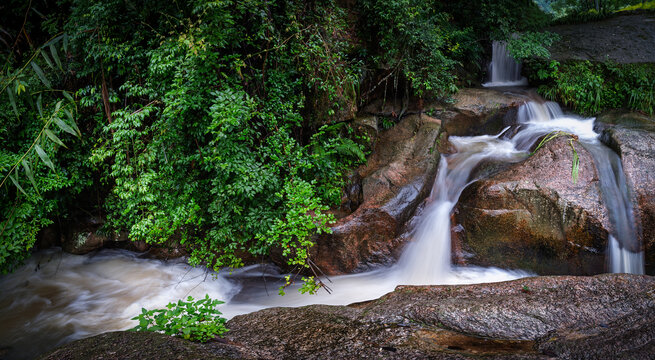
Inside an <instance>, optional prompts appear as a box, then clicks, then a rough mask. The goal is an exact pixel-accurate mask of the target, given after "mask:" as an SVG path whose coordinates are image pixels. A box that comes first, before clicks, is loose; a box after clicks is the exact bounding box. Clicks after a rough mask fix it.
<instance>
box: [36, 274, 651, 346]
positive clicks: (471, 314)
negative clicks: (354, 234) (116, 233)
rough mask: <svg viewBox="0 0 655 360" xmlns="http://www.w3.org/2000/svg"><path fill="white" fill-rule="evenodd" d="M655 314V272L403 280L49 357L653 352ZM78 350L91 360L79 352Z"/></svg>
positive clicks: (124, 336)
mask: <svg viewBox="0 0 655 360" xmlns="http://www.w3.org/2000/svg"><path fill="white" fill-rule="evenodd" d="M654 311H655V278H653V277H650V276H643V275H641V276H640V275H626V274H606V275H599V276H594V277H575V276H550V277H534V278H525V279H520V280H515V281H508V282H503V283H495V284H477V285H459V286H401V287H398V288H397V289H396V290H395V291H394V292H392V293H389V294H387V295H385V296H383V297H382V298H380V299H377V300H373V301H369V302H364V303H358V304H352V305H350V306H326V305H311V306H305V307H301V308H271V309H266V310H262V311H258V312H255V313H251V314H246V315H241V316H236V317H234V318H233V319H232V320H230V321H229V322H228V323H227V327H228V328H229V329H230V331H229V332H228V333H227V334H226V337H225V339H224V340H223V342H221V343H218V342H210V343H207V344H204V345H200V344H194V343H190V342H183V341H181V340H179V339H173V338H168V339H170V341H168V342H165V343H163V342H161V340H160V339H163V336H162V335H157V334H152V335H143V334H141V333H110V334H104V335H100V336H96V337H93V338H90V339H85V340H80V341H77V342H74V343H71V344H69V345H66V346H64V347H62V348H60V349H58V350H54V351H53V352H51V353H50V354H49V355H46V356H45V357H43V359H78V358H85V359H100V358H102V359H118V358H136V357H139V358H145V359H150V358H155V357H154V356H156V358H158V359H192V358H194V356H196V358H208V359H214V358H226V359H232V358H246V359H248V358H253V357H254V358H259V359H361V358H372V359H426V358H430V359H480V358H491V359H548V358H552V356H558V357H561V358H613V359H631V358H650V357H651V356H652V354H653V353H655V339H654V337H653V332H654V331H655V330H654V329H655V326H654V325H655V316H653V312H654ZM94 339H95V340H94ZM171 349H175V351H174V354H171ZM77 354H80V356H84V357H73V356H77ZM640 354H643V355H644V356H643V357H642V356H640ZM598 355H599V356H598ZM66 356H69V357H66Z"/></svg>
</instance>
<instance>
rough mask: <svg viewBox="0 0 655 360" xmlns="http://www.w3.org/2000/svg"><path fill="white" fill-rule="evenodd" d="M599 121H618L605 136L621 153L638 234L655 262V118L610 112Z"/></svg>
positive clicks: (652, 263)
mask: <svg viewBox="0 0 655 360" xmlns="http://www.w3.org/2000/svg"><path fill="white" fill-rule="evenodd" d="M598 120H599V121H601V122H604V123H605V124H614V126H611V127H609V128H607V129H605V131H604V133H603V139H604V141H605V142H607V143H608V145H609V146H610V147H611V148H613V149H614V150H615V151H616V152H617V153H618V154H619V155H620V156H621V163H622V165H623V171H624V173H625V177H626V181H627V182H628V187H629V188H630V189H631V190H632V197H633V203H634V205H635V215H636V218H637V220H638V222H639V223H640V224H641V229H640V230H641V231H640V232H639V234H638V236H639V237H640V240H641V241H642V244H643V245H644V248H645V254H646V263H647V266H650V267H652V266H655V118H651V117H647V116H644V115H642V114H639V113H623V114H618V115H617V114H608V115H605V116H600V117H599V118H598Z"/></svg>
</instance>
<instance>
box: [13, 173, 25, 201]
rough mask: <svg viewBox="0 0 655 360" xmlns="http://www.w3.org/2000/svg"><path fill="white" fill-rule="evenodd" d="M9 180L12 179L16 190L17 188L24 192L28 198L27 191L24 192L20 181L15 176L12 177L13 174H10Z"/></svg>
mask: <svg viewBox="0 0 655 360" xmlns="http://www.w3.org/2000/svg"><path fill="white" fill-rule="evenodd" d="M9 178H10V179H11V182H13V183H14V185H16V188H17V189H18V190H20V192H22V193H23V194H25V196H27V193H26V192H25V190H23V188H22V187H21V186H20V184H19V183H18V181H17V180H16V178H15V177H14V176H13V175H11V174H9Z"/></svg>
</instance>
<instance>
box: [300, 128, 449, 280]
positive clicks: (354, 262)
mask: <svg viewBox="0 0 655 360" xmlns="http://www.w3.org/2000/svg"><path fill="white" fill-rule="evenodd" d="M439 126H440V122H439V120H437V119H434V118H431V117H429V116H426V115H423V116H419V115H411V116H408V117H406V118H404V119H403V120H402V121H401V122H400V123H399V124H397V125H396V126H394V127H393V128H391V129H389V130H387V131H385V132H382V133H381V134H379V136H378V139H377V142H376V146H375V151H374V152H373V154H372V155H371V157H370V158H369V160H368V163H367V164H366V166H363V167H362V168H360V169H358V171H357V174H356V175H355V178H357V179H361V180H360V181H358V182H356V184H357V185H356V186H355V189H356V190H355V191H351V192H354V193H355V195H353V194H350V195H348V197H347V198H348V199H353V198H357V196H359V200H358V201H361V204H359V205H358V207H357V208H356V210H355V211H354V212H353V213H351V214H350V215H347V216H346V217H343V218H341V219H339V220H338V221H337V223H336V224H334V225H333V227H332V233H331V234H324V235H322V236H320V237H319V238H318V239H317V244H316V246H315V247H314V248H313V249H312V251H313V253H312V259H314V262H315V263H316V264H317V265H318V266H319V267H320V268H321V270H322V271H324V272H325V273H326V274H340V273H349V272H353V271H355V270H361V269H365V268H366V267H367V266H369V265H375V264H384V263H388V262H389V261H391V260H392V257H391V254H392V252H393V251H394V249H395V248H397V247H398V245H399V243H400V241H396V240H395V239H396V237H397V236H398V232H399V231H400V228H401V227H402V225H403V224H404V223H405V222H406V221H407V219H409V217H410V216H411V215H412V214H413V212H414V210H415V209H416V206H418V204H419V203H420V202H421V201H422V200H423V199H424V198H425V197H426V196H427V194H428V193H429V190H430V187H431V185H432V182H433V181H434V175H435V172H436V169H437V163H438V160H439V153H438V152H437V150H436V143H435V142H436V139H437V135H438V133H439ZM357 194H359V195H357ZM349 201H350V200H349Z"/></svg>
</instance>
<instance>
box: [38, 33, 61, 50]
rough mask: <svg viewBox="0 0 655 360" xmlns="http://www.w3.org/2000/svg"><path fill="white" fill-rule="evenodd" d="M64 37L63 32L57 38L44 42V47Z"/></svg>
mask: <svg viewBox="0 0 655 360" xmlns="http://www.w3.org/2000/svg"><path fill="white" fill-rule="evenodd" d="M63 37H64V35H63V34H62V35H59V36H57V37H56V38H54V39H52V40H50V41H48V42H47V43H45V44H43V46H42V48H45V47H46V46H50V44H54V43H56V42H57V41H59V40H61V39H62V38H63Z"/></svg>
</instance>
